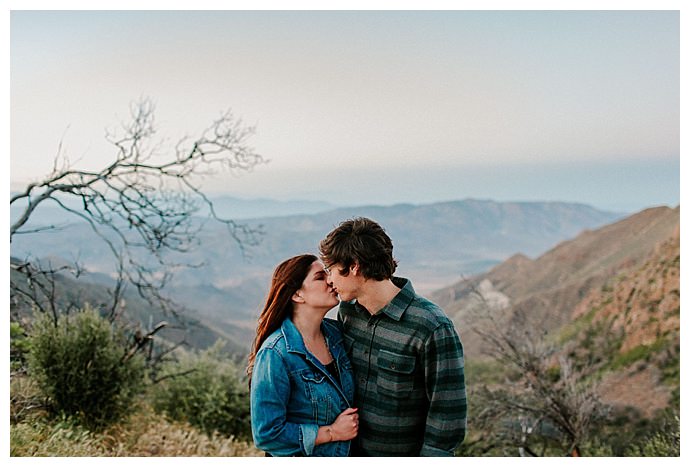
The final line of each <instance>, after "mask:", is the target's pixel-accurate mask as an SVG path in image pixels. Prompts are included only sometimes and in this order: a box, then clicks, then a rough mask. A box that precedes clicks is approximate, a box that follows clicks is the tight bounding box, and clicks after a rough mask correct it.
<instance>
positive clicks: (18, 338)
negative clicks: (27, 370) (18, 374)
mask: <svg viewBox="0 0 690 467" xmlns="http://www.w3.org/2000/svg"><path fill="white" fill-rule="evenodd" d="M28 352H29V339H27V336H26V331H24V328H22V326H21V324H19V323H17V322H16V321H11V322H10V370H11V371H20V370H22V369H23V368H24V365H25V364H26V355H27V353H28Z"/></svg>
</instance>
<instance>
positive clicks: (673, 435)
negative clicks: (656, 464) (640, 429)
mask: <svg viewBox="0 0 690 467" xmlns="http://www.w3.org/2000/svg"><path fill="white" fill-rule="evenodd" d="M626 455H627V456H635V457H678V456H680V417H679V416H677V415H676V416H675V419H674V420H673V421H672V422H669V423H667V424H666V426H664V427H663V428H662V429H660V430H659V431H657V432H656V433H655V434H654V435H652V436H650V437H649V438H647V439H646V440H645V441H644V442H643V443H641V444H639V445H635V446H632V447H631V448H629V449H628V451H627V452H626Z"/></svg>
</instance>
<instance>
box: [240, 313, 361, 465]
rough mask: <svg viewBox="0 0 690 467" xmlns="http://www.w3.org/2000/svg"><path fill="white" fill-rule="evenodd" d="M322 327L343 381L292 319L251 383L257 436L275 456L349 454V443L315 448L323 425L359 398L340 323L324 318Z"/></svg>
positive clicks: (261, 358)
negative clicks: (308, 344)
mask: <svg viewBox="0 0 690 467" xmlns="http://www.w3.org/2000/svg"><path fill="white" fill-rule="evenodd" d="M321 330H322V331H323V334H324V336H325V337H326V342H327V344H328V348H329V349H330V351H331V355H333V359H334V360H335V361H336V365H337V367H338V371H339V373H340V382H338V381H337V380H336V379H334V378H333V377H332V376H331V374H330V373H329V372H328V370H326V368H325V367H324V365H322V364H321V362H319V360H318V359H317V358H316V357H314V356H313V355H312V354H311V352H309V351H307V349H306V347H305V346H304V341H303V340H302V335H301V334H300V333H299V331H298V330H297V328H296V327H295V325H294V324H293V323H292V321H291V320H290V319H289V318H288V319H286V320H285V321H284V322H283V324H282V326H281V327H280V329H278V330H276V331H275V332H274V333H273V334H271V335H270V336H269V337H268V338H267V339H266V341H264V343H263V344H262V345H261V348H260V349H259V351H258V352H257V354H256V360H255V362H254V370H253V373H252V382H251V415H252V434H253V436H254V443H255V444H256V446H257V447H258V448H259V449H261V450H263V451H266V452H268V453H270V454H271V455H273V456H295V455H297V456H347V455H348V453H349V452H350V442H349V441H334V442H331V443H325V444H320V445H318V446H315V445H314V443H315V442H316V435H317V432H318V430H319V427H320V426H324V425H330V424H331V423H333V422H334V421H335V419H336V418H337V417H338V415H340V413H341V412H342V411H343V410H345V409H346V408H348V407H351V405H352V400H353V396H354V381H353V377H352V366H351V365H350V361H349V359H348V358H347V355H346V353H345V349H344V347H343V337H342V333H341V330H340V323H338V322H337V321H334V320H331V319H324V320H323V322H322V324H321Z"/></svg>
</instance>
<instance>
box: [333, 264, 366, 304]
mask: <svg viewBox="0 0 690 467" xmlns="http://www.w3.org/2000/svg"><path fill="white" fill-rule="evenodd" d="M341 269H343V265H342V264H340V263H335V264H331V265H330V266H329V267H327V268H326V273H327V274H328V279H327V280H328V283H329V284H330V286H331V287H333V289H334V290H335V293H337V294H338V298H340V300H342V301H344V302H349V301H350V300H354V299H355V298H357V295H358V293H359V286H360V284H361V283H362V279H361V276H360V275H359V274H358V273H357V266H355V270H354V271H353V270H352V268H351V269H350V271H349V274H348V275H347V276H344V275H342V274H341V273H340V270H341Z"/></svg>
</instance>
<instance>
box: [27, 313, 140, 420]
mask: <svg viewBox="0 0 690 467" xmlns="http://www.w3.org/2000/svg"><path fill="white" fill-rule="evenodd" d="M126 352H127V342H126V338H125V336H124V334H123V332H122V331H121V330H119V329H118V328H116V327H115V326H114V325H112V324H111V323H110V322H108V321H107V320H106V319H104V318H102V317H100V316H99V315H98V314H97V313H96V312H95V311H93V310H91V309H89V308H88V307H87V308H85V309H84V310H81V311H79V312H77V313H73V314H69V315H62V316H60V317H59V319H58V320H57V322H56V321H54V320H53V319H52V318H51V317H50V316H47V315H45V316H42V317H41V318H39V319H38V320H36V321H35V323H34V325H33V328H32V331H31V335H30V348H29V355H28V366H29V373H30V375H31V376H32V377H33V378H35V380H36V381H37V382H38V385H39V387H40V388H41V390H42V392H43V393H44V394H45V396H46V397H47V401H48V408H49V409H50V410H51V411H52V412H53V413H56V414H61V415H65V416H69V417H74V418H76V419H77V420H79V421H80V422H81V423H83V424H84V425H85V426H86V427H88V428H90V429H98V428H102V427H104V426H106V425H108V424H110V423H113V422H115V421H117V420H119V419H120V418H121V417H122V416H123V415H124V414H125V413H126V411H127V408H128V405H129V404H130V402H131V400H132V399H133V397H134V396H135V395H136V394H137V393H138V392H140V390H141V387H142V383H143V377H144V364H143V361H142V359H141V358H140V357H139V356H138V355H135V356H132V357H131V358H128V357H126Z"/></svg>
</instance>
